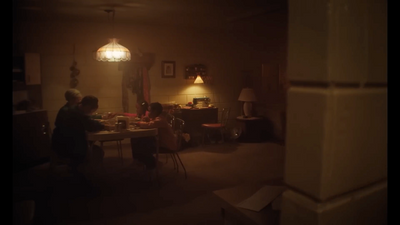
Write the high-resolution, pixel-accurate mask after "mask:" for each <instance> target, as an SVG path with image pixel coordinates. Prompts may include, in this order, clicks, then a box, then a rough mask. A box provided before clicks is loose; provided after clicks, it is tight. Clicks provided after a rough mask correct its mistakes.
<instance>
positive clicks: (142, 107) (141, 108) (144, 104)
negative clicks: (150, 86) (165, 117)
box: [136, 101, 149, 116]
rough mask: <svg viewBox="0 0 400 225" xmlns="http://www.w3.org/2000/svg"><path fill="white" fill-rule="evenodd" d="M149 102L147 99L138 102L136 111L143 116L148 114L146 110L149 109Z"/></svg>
mask: <svg viewBox="0 0 400 225" xmlns="http://www.w3.org/2000/svg"><path fill="white" fill-rule="evenodd" d="M148 108H149V104H148V103H147V102H146V101H142V102H140V103H138V104H136V113H137V114H138V115H139V116H141V115H144V114H146V111H148Z"/></svg>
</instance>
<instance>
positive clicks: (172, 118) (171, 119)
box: [165, 113, 175, 130]
mask: <svg viewBox="0 0 400 225" xmlns="http://www.w3.org/2000/svg"><path fill="white" fill-rule="evenodd" d="M165 119H166V120H167V122H168V124H169V125H170V126H171V127H172V129H173V130H175V116H174V115H172V114H170V113H166V114H165Z"/></svg>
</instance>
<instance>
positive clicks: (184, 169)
mask: <svg viewBox="0 0 400 225" xmlns="http://www.w3.org/2000/svg"><path fill="white" fill-rule="evenodd" d="M174 155H176V156H177V157H178V159H179V162H180V163H181V165H182V168H183V171H185V179H187V175H186V168H185V166H184V165H183V163H182V160H181V157H179V155H178V153H175V154H174Z"/></svg>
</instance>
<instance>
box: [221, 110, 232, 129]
mask: <svg viewBox="0 0 400 225" xmlns="http://www.w3.org/2000/svg"><path fill="white" fill-rule="evenodd" d="M230 111H231V109H230V108H222V110H221V118H220V121H219V123H220V124H222V125H224V126H225V125H226V123H227V122H228V119H229V112H230Z"/></svg>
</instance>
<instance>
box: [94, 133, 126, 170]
mask: <svg viewBox="0 0 400 225" xmlns="http://www.w3.org/2000/svg"><path fill="white" fill-rule="evenodd" d="M122 140H123V139H115V140H106V141H100V147H101V148H102V149H103V143H104V142H111V141H115V142H117V151H118V157H119V158H120V159H121V165H124V158H123V156H122V143H121V141H122Z"/></svg>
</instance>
